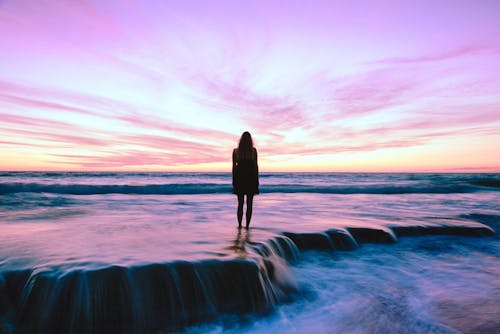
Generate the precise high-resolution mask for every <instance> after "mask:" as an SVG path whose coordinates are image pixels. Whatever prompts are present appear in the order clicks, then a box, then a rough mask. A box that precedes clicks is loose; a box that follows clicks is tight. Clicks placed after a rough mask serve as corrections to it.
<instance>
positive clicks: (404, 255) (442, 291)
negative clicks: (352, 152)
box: [0, 172, 500, 333]
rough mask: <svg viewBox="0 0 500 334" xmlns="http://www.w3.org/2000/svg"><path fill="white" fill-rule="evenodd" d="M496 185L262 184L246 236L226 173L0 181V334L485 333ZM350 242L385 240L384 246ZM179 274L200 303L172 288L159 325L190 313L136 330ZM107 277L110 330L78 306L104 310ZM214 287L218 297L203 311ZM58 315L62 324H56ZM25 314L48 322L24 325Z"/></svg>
mask: <svg viewBox="0 0 500 334" xmlns="http://www.w3.org/2000/svg"><path fill="white" fill-rule="evenodd" d="M499 180H500V175H499V174H410V173H396V174H391V173H366V174H365V173H263V174H262V175H261V178H260V190H261V194H260V195H258V196H257V197H256V198H255V201H254V215H253V218H252V222H251V225H250V227H251V228H250V229H249V230H248V231H247V230H244V229H243V230H239V229H238V228H237V222H236V217H235V216H236V214H235V208H236V198H235V196H234V195H232V194H231V175H230V174H228V173H62V172H52V173H47V172H45V173H44V172H20V173H14V172H5V173H1V174H0V201H1V202H0V278H1V279H0V291H1V293H2V294H3V296H2V298H1V299H0V313H1V314H0V329H1V330H0V332H2V331H3V332H7V333H8V332H16V331H18V330H19V328H21V329H23V328H24V330H29V331H32V332H43V331H46V330H47V329H54V330H53V331H54V332H57V331H59V332H62V331H63V329H64V328H62V327H57V326H56V327H54V326H55V325H54V323H56V322H55V320H53V319H55V318H54V317H55V316H56V315H57V316H58V317H59V318H58V322H59V323H60V322H61V321H62V322H64V321H66V322H67V323H68V325H67V326H69V327H65V329H68V328H70V329H71V331H73V332H96V331H102V332H106V331H108V332H109V331H115V332H116V331H118V332H124V333H125V332H148V331H150V332H157V331H161V330H175V331H187V332H214V333H218V332H237V333H238V332H241V333H253V332H259V333H260V332H262V333H264V332H270V331H274V332H287V333H289V332H292V333H293V332H295V333H303V332H317V333H331V332H336V333H341V332H342V333H344V332H345V333H405V332H406V333H428V332H436V333H455V332H470V333H475V332H492V333H493V332H498V331H499V330H500V321H499V320H498V319H500V311H499V310H500V281H499V277H500V275H499V274H500V270H499V268H500V266H499V264H500V261H499V255H500V245H499V242H498V237H497V235H496V234H494V232H493V231H495V230H497V229H498V226H500V209H499V208H500V192H499V190H500V185H499V183H500V181H499ZM411 227H412V228H416V227H418V228H420V229H423V230H418V231H419V232H418V233H414V232H415V231H416V230H407V229H408V228H411ZM356 228H357V229H358V230H356ZM349 229H350V230H349ZM360 229H361V230H360ZM362 229H369V230H371V231H383V232H384V233H387V237H386V239H387V238H388V240H389V241H390V242H391V244H387V243H385V242H386V241H388V240H386V239H384V238H385V237H384V238H382V239H380V238H378V237H370V236H367V235H365V234H366V233H365V232H366V231H364V230H362ZM398 229H399V230H398ZM325 231H340V232H341V233H344V232H345V233H348V234H349V235H351V234H352V239H353V243H354V244H355V247H352V248H354V249H351V248H349V247H347V248H344V249H342V247H338V245H337V244H335V245H334V244H333V241H331V240H330V237H331V238H333V235H332V234H325ZM360 231H361V232H360ZM408 231H409V232H408ZM422 231H424V232H422ZM468 231H472V232H474V233H472V232H471V233H469V232H468ZM477 231H479V232H478V233H476V232H477ZM340 232H339V233H340ZM490 232H491V233H490ZM287 233H288V234H287ZM336 233H337V232H336ZM363 233H365V234H363ZM370 233H371V232H370ZM407 234H412V235H413V234H416V236H406V235H407ZM438 234H439V235H438ZM441 234H444V235H441ZM325 235H326V238H327V239H328V240H327V247H323V246H321V240H324V239H322V238H325ZM370 235H371V234H370ZM471 235H475V236H480V237H471ZM276 238H278V239H276ZM280 238H281V239H280ZM290 238H291V239H290ZM300 238H302V239H300ZM304 238H306V239H307V240H306V239H304ZM308 238H309V239H308ZM311 238H312V239H311ZM318 238H319V239H318ZM370 238H371V239H370ZM275 239H276V240H279V241H281V242H285V244H282V246H283V247H278V248H276V247H275V248H276V249H277V251H276V252H277V253H278V254H275V255H276V256H274V257H272V258H271V257H270V251H263V250H262V248H259V247H261V246H262V245H266V244H267V245H270V244H269V242H270V240H275ZM301 240H302V241H301ZM308 240H309V241H308ZM311 240H312V241H311ZM332 240H333V239H332ZM318 241H319V243H318ZM379 241H383V242H384V243H378V242H379ZM328 242H330V243H331V245H332V247H328V245H329V244H328ZM392 242H395V243H392ZM275 243H276V242H275ZM286 243H289V244H290V246H286ZM285 246H286V247H289V249H284V248H286V247H285ZM268 248H269V247H268ZM318 248H327V249H323V250H321V251H319V250H318ZM348 248H349V249H348ZM265 249H267V248H265ZM311 249H316V250H311ZM287 252H288V253H290V254H291V255H290V254H288V255H287V256H285V255H286V254H285V253H287ZM271 253H273V252H272V251H271ZM271 255H273V254H271ZM277 258H279V259H277ZM214 261H215V262H214ZM246 261H250V262H251V263H258V264H257V265H256V266H257V267H256V268H259V269H258V273H257V274H258V277H257V278H258V282H257V283H255V282H248V280H246V279H245V277H248V276H249V275H252V273H254V271H253V270H254V269H252V268H253V267H251V266H250V267H248V266H247V264H246V263H247V262H246ZM179 263H181V264H182V266H186V265H187V266H191V267H192V268H194V269H190V270H191V271H189V272H190V273H191V272H192V273H194V274H193V275H195V276H196V282H195V283H196V284H198V285H199V286H201V287H202V288H200V289H201V290H200V291H201V292H200V294H201V295H202V297H199V296H197V295H196V293H193V295H192V293H191V292H190V291H192V290H193V289H195V288H194V286H198V285H196V284H195V283H193V284H195V285H189V286H187V285H186V287H180V288H179V289H180V290H179V289H178V291H177V290H176V291H177V292H176V294H177V299H176V300H175V301H172V302H171V304H169V306H165V308H164V310H165V311H164V312H173V311H172V310H173V309H174V308H173V307H174V306H175V305H177V304H179V305H181V306H182V305H184V304H182V303H183V300H190V301H191V302H190V303H191V304H189V306H186V305H184V306H182V307H180V306H179V307H180V309H181V311H179V312H180V313H179V312H178V313H176V314H178V315H179V316H180V317H184V318H183V319H184V320H182V319H181V320H177V319H174V318H172V319H171V321H170V322H173V323H174V325H171V324H169V323H167V322H165V321H166V320H165V321H163V322H161V321H157V320H155V319H150V318H148V316H147V312H145V311H144V310H147V309H148V307H151V304H153V303H160V302H159V301H157V300H156V299H155V300H154V301H151V300H153V299H151V300H150V299H148V298H150V297H147V298H146V297H145V296H146V295H151V294H153V293H152V292H149V290H147V291H146V290H145V288H144V287H142V285H141V284H143V282H146V283H148V284H149V283H151V282H153V281H152V280H154V282H155V283H154V284H157V285H158V287H157V288H155V289H156V290H155V291H156V292H157V294H158V295H159V297H158V298H160V299H161V298H165V299H168V298H170V297H169V296H168V294H169V293H168V291H170V290H168V291H167V290H165V291H167V292H165V291H163V290H162V291H163V295H162V293H161V292H159V291H160V290H159V289H160V288H161V284H162V283H161V281H162V280H167V278H166V277H167V276H168V275H170V276H168V277H171V276H172V273H175V275H178V276H175V275H174V276H175V277H178V278H177V281H176V280H175V279H172V280H173V281H172V282H174V283H173V284H174V286H177V285H182V284H185V283H183V282H182V279H183V277H184V281H186V280H187V281H189V279H191V278H189V277H191V276H189V275H187V274H185V269H182V270H181V269H180V268H181V267H180V266H181V265H180V264H179ZM269 263H271V265H269ZM228 264H229V265H228ZM158 265H161V266H167V267H165V268H168V270H167V269H165V270H166V271H165V270H164V267H161V268H163V269H161V268H160V267H157V266H158ZM193 266H194V267H193ZM270 266H271V268H270ZM191 267H190V268H191ZM109 268H111V269H109ZM137 268H139V269H137ZM144 268H147V269H144ZM155 268H156V269H155ZM158 268H160V269H158ZM207 268H209V269H207ZM214 268H215V269H214ZM228 268H229V269H228ZM157 269H158V270H160V271H161V273H159V272H158V270H157ZM162 270H163V271H162ZM183 270H184V271H183ZM248 270H249V271H248ZM261 271H262V272H261ZM137 272H147V274H144V275H143V274H137ZM242 272H245V273H246V274H242ZM82 273H83V274H82ZM95 273H97V274H95ZM103 273H104V274H103ZM249 273H250V274H249ZM167 274H168V275H167ZM181 274H182V275H184V276H182V275H181ZM137 275H139V276H137ZM140 275H142V276H140ZM162 275H163V276H162ZM165 275H167V276H165ZM186 275H187V276H186ZM68 277H70V278H71V277H76V278H75V279H76V282H78V284H76V283H71V284H70V283H68V282H73V281H71V280H69V278H68ZM82 277H83V278H82ZM89 277H93V278H92V280H94V281H93V282H90V278H89ZM115 277H118V278H115ZM122 277H126V279H125V282H124V283H123V287H124V288H123V289H122V290H120V291H121V292H120V291H118V292H116V294H115V295H113V296H114V297H113V298H115V299H116V296H122V295H123V294H125V295H127V296H129V297H127V298H128V299H126V300H122V301H119V300H117V301H114V302H109V303H110V304H109V305H115V304H120V303H121V304H135V306H134V307H128V306H126V305H125V306H124V305H118V306H116V307H117V309H118V310H121V311H120V312H122V313H123V314H121V315H120V317H118V320H117V319H114V320H113V321H111V320H110V318H109V316H108V315H106V316H104V315H103V316H101V317H100V316H99V315H95V314H94V313H95V310H94V311H91V310H90V309H91V308H92V309H93V308H95V301H94V299H96V298H97V297H95V296H94V297H92V298H94V299H92V298H91V297H89V296H92V294H95V293H96V292H95V291H100V292H99V294H100V295H99V298H104V297H102V296H108V295H111V293H107V292H106V291H108V290H109V291H111V290H110V289H111V288H109V287H107V285H106V284H108V283H106V282H112V281H113V280H115V279H118V280H121V279H122ZM130 277H132V278H130ZM137 277H142V278H141V279H139V278H137ZM172 277H173V276H172ZM179 277H180V278H179ZM168 279H170V278H168ZM47 280H48V281H50V282H51V283H50V284H49V283H47V284H49V285H43V284H42V283H40V282H45V281H47ZM179 280H181V281H179ZM220 281H222V282H220ZM16 282H17V283H16ZM82 282H84V283H82ZM89 282H90V283H89ZM259 282H260V283H259ZM262 282H264V283H262ZM75 284H76V285H75ZM151 284H152V283H151ZM255 284H257V286H256V285H255ZM219 285H221V286H226V289H228V290H231V289H233V290H234V291H233V292H231V291H229V292H228V294H227V296H226V295H224V297H221V293H219V292H218V293H217V294H213V295H212V294H211V293H212V292H210V291H219V290H220V289H222V288H221V287H220V286H219ZM140 286H141V287H140ZM82 287H83V288H82ZM155 287H156V285H155ZM64 289H68V291H73V290H72V289H76V290H78V291H79V292H78V296H80V295H81V296H83V297H79V298H77V297H73V296H74V294H73V293H70V294H69V296H72V297H71V298H70V297H67V296H66V295H65V294H63V293H62V292H61V291H62V290H64ZM165 289H166V288H165ZM218 289H219V290H218ZM238 289H250V290H255V289H256V291H251V292H249V293H248V294H239V293H240V292H237V291H238ZM94 290H95V291H94ZM181 290H182V292H179V291H181ZM82 291H84V292H82ZM85 291H86V292H85ZM44 293H45V294H44ZM259 296H261V297H259ZM68 298H69V299H68ZM106 298H108V297H106ZM109 298H111V297H109ZM259 298H260V299H259ZM99 300H101V299H99ZM102 300H104V299H102ZM61 301H65V303H68V302H69V303H70V304H71V307H69V309H71V312H65V313H64V312H62V313H61V312H60V311H57V310H58V309H57V305H55V304H61V303H62V302H61ZM106 303H107V302H106ZM175 303H177V304H175ZM174 304H175V305H174ZM198 304H199V305H198ZM212 304H213V305H212ZM243 304H244V305H243ZM247 304H248V305H247ZM41 305H44V307H46V308H50V309H51V310H53V311H51V312H49V311H47V312H46V314H45V313H43V312H40V311H39V310H38V311H37V310H36V308H39V307H41ZM89 305H91V306H92V307H91V306H89ZM106 305H108V304H106ZM155 305H157V304H155ZM158 305H159V304H158ZM162 305H163V304H162ZM172 305H174V306H172ZM200 305H201V306H200ZM207 305H208V306H207ZM210 305H212V306H210ZM214 305H215V306H214ZM227 305H232V306H231V307H229V306H227ZM245 305H246V306H245ZM112 307H115V306H112ZM176 307H177V306H176ZM193 309H196V310H198V311H197V312H198V313H199V314H198V313H197V315H196V316H192V314H191V313H193V311H192V310H193ZM124 310H125V311H124ZM232 310H233V311H232ZM92 312H93V313H92ZM103 312H104V313H105V311H103ZM176 312H177V311H176ZM189 312H191V313H189ZM42 313H43V314H45V315H43V314H42ZM74 313H78V317H77V316H76V315H75V314H74ZM143 313H145V314H146V315H145V314H143ZM150 313H151V312H150ZM188 313H189V315H188ZM41 314H42V315H41ZM61 314H62V316H63V317H64V318H66V320H65V319H63V320H61V319H60V317H61ZM205 315H207V316H205ZM208 315H209V316H208ZM158 317H161V312H159V313H158ZM67 318H71V319H73V318H75V319H76V318H78V321H77V320H75V319H73V320H71V321H70V320H68V319H67ZM96 319H97V320H96ZM131 319H132V320H131ZM87 322H92V326H91V327H85V326H83V325H81V324H85V323H87ZM148 322H151V323H152V324H154V325H151V324H149V323H148ZM32 323H36V326H35V325H31V324H32ZM51 326H52V327H51ZM82 326H83V327H82ZM109 326H111V327H109ZM82 328H83V329H82Z"/></svg>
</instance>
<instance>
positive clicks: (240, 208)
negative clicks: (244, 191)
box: [236, 194, 244, 227]
mask: <svg viewBox="0 0 500 334" xmlns="http://www.w3.org/2000/svg"><path fill="white" fill-rule="evenodd" d="M243 202H244V195H240V194H238V210H237V211H236V217H238V227H241V221H242V220H243Z"/></svg>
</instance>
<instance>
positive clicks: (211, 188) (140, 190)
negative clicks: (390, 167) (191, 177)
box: [0, 183, 498, 195]
mask: <svg viewBox="0 0 500 334" xmlns="http://www.w3.org/2000/svg"><path fill="white" fill-rule="evenodd" d="M496 189H498V188H496V187H485V186H482V185H478V184H472V183H451V184H428V185H418V184H416V185H397V184H396V185H387V184H382V185H373V184H372V185H349V186H332V185H327V186H313V185H301V184H268V185H261V187H260V191H261V193H318V194H385V195H397V194H426V193H429V194H449V193H471V192H476V191H480V190H490V191H491V190H492V191H494V190H496ZM231 192H232V187H231V185H230V184H220V183H174V184H146V185H126V184H99V185H91V184H89V185H86V184H42V183H2V184H0V194H13V193H53V194H70V195H101V194H136V195H195V194H225V193H231Z"/></svg>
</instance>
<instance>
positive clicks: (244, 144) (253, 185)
mask: <svg viewBox="0 0 500 334" xmlns="http://www.w3.org/2000/svg"><path fill="white" fill-rule="evenodd" d="M258 193H259V166H258V165H257V150H256V149H255V147H253V141H252V136H251V135H250V133H249V132H248V131H245V132H243V134H242V135H241V138H240V143H239V144H238V148H235V149H234V150H233V194H236V195H238V210H237V212H236V216H237V217H238V227H239V228H241V221H242V219H243V202H244V199H245V195H247V212H246V223H247V224H246V228H247V229H248V227H249V225H250V219H252V205H253V196H254V195H255V194H258Z"/></svg>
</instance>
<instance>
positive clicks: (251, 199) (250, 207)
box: [246, 195, 253, 228]
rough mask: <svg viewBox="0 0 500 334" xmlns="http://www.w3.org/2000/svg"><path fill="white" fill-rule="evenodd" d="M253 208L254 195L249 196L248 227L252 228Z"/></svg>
mask: <svg viewBox="0 0 500 334" xmlns="http://www.w3.org/2000/svg"><path fill="white" fill-rule="evenodd" d="M252 207H253V195H247V215H246V216H247V217H246V218H247V226H246V228H248V227H249V226H250V220H251V219H252Z"/></svg>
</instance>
